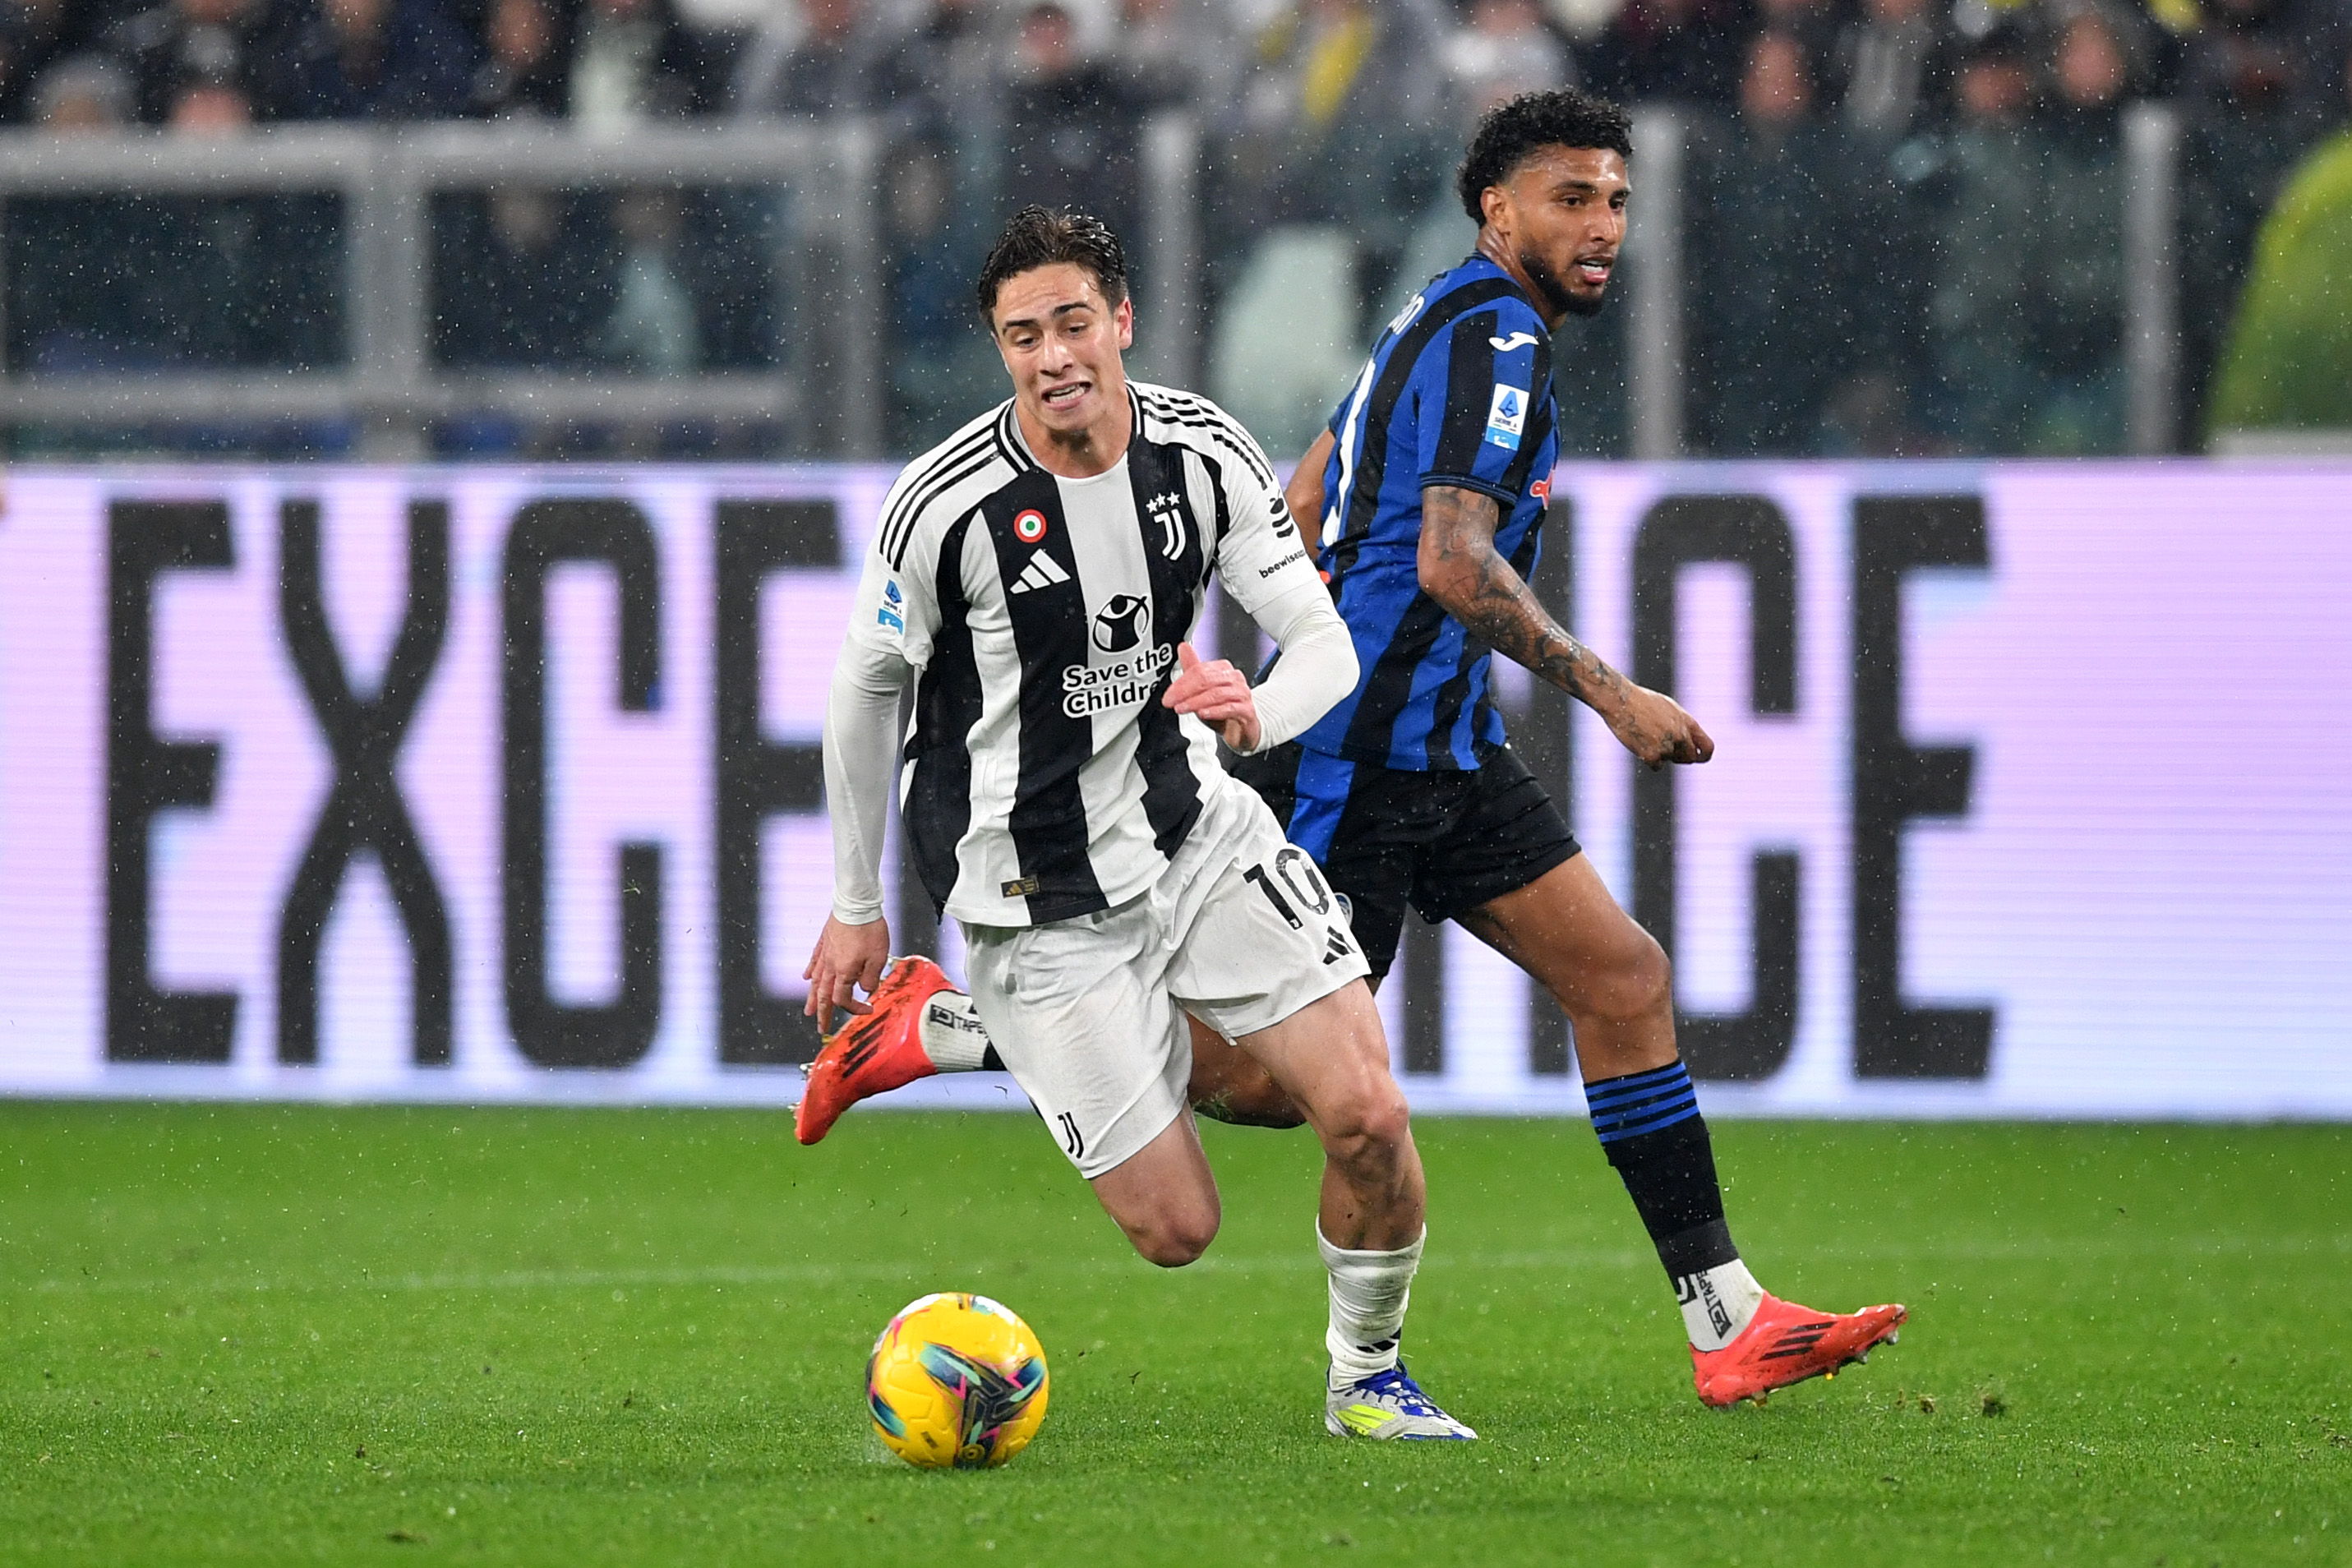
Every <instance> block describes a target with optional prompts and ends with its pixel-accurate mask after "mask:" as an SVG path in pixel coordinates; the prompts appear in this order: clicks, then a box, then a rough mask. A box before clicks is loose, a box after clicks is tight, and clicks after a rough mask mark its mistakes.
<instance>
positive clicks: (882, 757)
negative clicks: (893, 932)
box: [824, 637, 908, 925]
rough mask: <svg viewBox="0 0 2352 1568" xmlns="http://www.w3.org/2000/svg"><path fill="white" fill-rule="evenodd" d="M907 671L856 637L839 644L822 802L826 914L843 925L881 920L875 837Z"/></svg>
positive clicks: (884, 810) (886, 808)
mask: <svg viewBox="0 0 2352 1568" xmlns="http://www.w3.org/2000/svg"><path fill="white" fill-rule="evenodd" d="M907 675H908V666H907V664H906V661H905V660H903V659H901V658H898V657H896V656H895V655H893V654H892V653H890V652H889V651H888V650H887V649H885V648H883V647H877V645H875V644H873V643H872V642H869V641H866V639H863V638H859V637H846V638H844V639H843V642H842V647H841V658H840V659H839V660H838V661H837V662H836V663H835V665H834V667H833V689H832V695H831V696H830V698H829V699H828V700H826V702H825V708H824V803H825V811H826V814H827V815H828V816H830V817H831V818H832V822H833V912H834V915H835V918H836V919H838V920H840V921H842V922H843V923H845V924H847V925H865V924H866V923H868V922H869V921H877V920H880V919H881V918H882V833H883V827H884V825H885V824H886V823H887V821H888V820H889V816H890V796H891V794H892V793H893V792H892V788H891V783H892V779H891V775H892V773H893V772H894V771H895V767H894V764H895V763H896V762H897V758H898V693H899V691H900V689H902V688H903V687H904V686H905V685H906V683H907Z"/></svg>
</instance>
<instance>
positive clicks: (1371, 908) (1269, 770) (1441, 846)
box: [1229, 741, 1580, 982]
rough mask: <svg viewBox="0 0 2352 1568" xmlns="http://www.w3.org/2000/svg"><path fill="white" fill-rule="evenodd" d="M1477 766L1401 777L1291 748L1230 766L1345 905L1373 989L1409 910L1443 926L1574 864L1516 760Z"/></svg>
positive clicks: (1558, 823) (1546, 803) (1500, 751)
mask: <svg viewBox="0 0 2352 1568" xmlns="http://www.w3.org/2000/svg"><path fill="white" fill-rule="evenodd" d="M1478 762H1479V765H1478V766H1477V767H1475V768H1470V769H1465V770H1462V771H1458V772H1451V773H1445V772H1434V771H1433V772H1428V773H1407V772H1402V771H1400V770H1398V769H1394V768H1383V767H1377V766H1374V765H1373V764H1371V763H1347V762H1341V761H1340V760H1339V759H1338V758H1336V757H1327V756H1324V755H1323V754H1321V753H1320V752H1308V751H1307V750H1306V749H1305V748H1304V747H1302V746H1300V745H1299V744H1298V743H1297V742H1295V741H1294V742H1290V743H1289V744H1287V745H1282V746H1276V748H1274V749H1273V750H1272V751H1270V752H1260V753H1259V754H1258V755H1256V756H1254V757H1239V758H1236V759H1234V761H1233V762H1232V763H1230V764H1229V765H1230V766H1231V768H1232V770H1233V773H1234V777H1236V778H1238V779H1240V780H1241V781H1242V782H1243V783H1244V784H1248V785H1249V786H1250V787H1251V788H1252V789H1254V790H1255V791H1257V793H1258V795H1259V796H1260V797H1261V798H1262V799H1264V800H1265V804H1266V805H1268V806H1270V807H1272V808H1273V810H1274V815H1275V817H1276V820H1278V821H1279V822H1281V824H1282V826H1283V831H1284V833H1285V834H1286V836H1287V837H1289V839H1290V841H1291V842H1292V843H1293V844H1296V845H1297V846H1298V847H1300V848H1302V849H1304V850H1306V851H1307V853H1308V854H1310V855H1312V856H1314V857H1315V859H1316V863H1317V864H1318V865H1320V866H1321V867H1322V868H1323V875H1324V876H1325V877H1326V878H1327V879H1329V881H1330V883H1331V886H1332V887H1334V888H1336V889H1339V891H1340V892H1342V893H1345V894H1346V895H1347V896H1348V902H1349V907H1350V908H1349V913H1350V919H1351V921H1352V923H1353V925H1354V926H1355V931H1356V940H1357V941H1359V942H1361V943H1363V947H1364V956H1365V957H1366V958H1367V959H1369V960H1370V962H1371V966H1372V979H1373V980H1374V981H1375V982H1377V981H1378V980H1379V979H1380V978H1381V976H1382V975H1384V974H1386V973H1388V971H1389V965H1390V964H1391V963H1394V962H1395V959H1396V950H1397V940H1398V938H1399V937H1400V936H1401V935H1402V932H1403V930H1404V913H1405V909H1406V907H1407V906H1408V905H1410V906H1411V907H1412V909H1413V910H1416V911H1418V912H1419V913H1420V915H1421V918H1422V919H1423V920H1424V921H1429V922H1431V923H1432V924H1435V923H1436V922H1437V921H1444V920H1451V919H1453V918H1454V917H1455V916H1457V915H1460V914H1462V913H1464V912H1465V911H1467V910H1475V909H1476V908H1477V907H1478V906H1479V905H1481V904H1485V903H1488V902H1491V901H1492V900H1496V899H1498V898H1501V897H1502V896H1503V895H1504V894H1505V893H1510V892H1517V890H1518V889H1521V888H1524V887H1526V886H1527V885H1528V883H1530V882H1532V881H1534V880H1535V879H1537V878H1538V877H1540V876H1542V875H1543V874H1544V873H1545V872H1547V871H1549V870H1550V869H1551V868H1553V867H1555V866H1558V865H1560V864H1562V863H1563V862H1566V861H1568V860H1570V859H1573V858H1575V857H1576V855H1577V854H1578V853H1579V849H1580V846H1579V845H1578V844H1577V842H1576V836H1575V835H1574V834H1572V833H1570V831H1569V830H1568V819H1567V818H1565V817H1563V816H1560V814H1559V807H1558V806H1555V805H1552V803H1551V797H1550V796H1549V795H1546V794H1545V793H1544V787H1543V785H1541V784H1538V783H1537V782H1536V779H1535V775H1534V774H1532V773H1528V767H1527V764H1526V763H1522V762H1521V761H1519V759H1518V755H1517V752H1513V751H1512V750H1511V749H1510V748H1509V747H1508V746H1488V747H1481V748H1480V749H1479V752H1478Z"/></svg>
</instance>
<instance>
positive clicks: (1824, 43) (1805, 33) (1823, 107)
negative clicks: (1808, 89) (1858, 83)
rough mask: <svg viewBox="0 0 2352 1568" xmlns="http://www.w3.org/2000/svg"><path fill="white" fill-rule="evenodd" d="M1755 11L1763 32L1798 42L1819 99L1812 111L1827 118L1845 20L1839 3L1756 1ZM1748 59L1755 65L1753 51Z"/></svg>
mask: <svg viewBox="0 0 2352 1568" xmlns="http://www.w3.org/2000/svg"><path fill="white" fill-rule="evenodd" d="M1756 10H1757V20H1758V22H1759V24H1760V26H1761V30H1762V31H1765V32H1768V33H1780V34H1784V35H1786V36H1787V37H1790V38H1793V39H1795V40H1796V42H1797V47H1799V48H1801V49H1802V50H1803V51H1804V57H1805V58H1806V59H1807V60H1808V61H1810V62H1811V77H1812V79H1813V82H1814V86H1815V98H1816V101H1815V103H1814V109H1813V111H1814V112H1815V113H1816V114H1820V115H1822V117H1823V118H1827V111H1828V110H1829V107H1830V102H1831V94H1830V90H1829V76H1828V73H1829V70H1830V62H1831V61H1832V59H1833V58H1835V57H1836V54H1837V42H1838V34H1839V31H1840V30H1841V27H1842V26H1843V23H1844V21H1845V16H1844V11H1843V6H1842V5H1841V4H1840V0H1757V6H1756ZM1753 59H1754V56H1753V54H1752V52H1751V53H1750V55H1749V56H1748V60H1749V62H1750V63H1751V64H1752V63H1753Z"/></svg>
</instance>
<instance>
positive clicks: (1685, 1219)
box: [1584, 1061, 1762, 1350]
mask: <svg viewBox="0 0 2352 1568" xmlns="http://www.w3.org/2000/svg"><path fill="white" fill-rule="evenodd" d="M1584 1099H1585V1104H1586V1106H1587V1108H1588V1109H1589V1110H1591V1115H1592V1131H1593V1132H1594V1133H1595V1134H1596V1135H1597V1136H1598V1137H1599V1138H1600V1140H1601V1152H1602V1153H1604V1154H1606V1155H1608V1157H1609V1163H1610V1164H1611V1165H1612V1167H1614V1168H1615V1170H1616V1172H1617V1174H1618V1176H1619V1177H1620V1179H1622V1181H1623V1182H1624V1184H1625V1191H1626V1194H1628V1195H1629V1196H1631V1197H1632V1198H1633V1207H1634V1209H1635V1211H1636V1212H1638V1213H1639V1214H1640V1215H1641V1216H1642V1226H1643V1228H1644V1229H1645V1230H1647V1231H1648V1232H1649V1233H1650V1244H1651V1245H1652V1246H1653V1247H1656V1248H1657V1249H1658V1261H1659V1262H1660V1263H1661V1264H1663V1265H1664V1268H1665V1270H1666V1278H1667V1279H1669V1280H1671V1281H1672V1282H1673V1284H1674V1287H1675V1299H1676V1300H1678V1301H1680V1303H1681V1304H1682V1309H1683V1321H1684V1326H1685V1328H1686V1329H1687V1330H1688V1331H1689V1333H1690V1341H1691V1343H1693V1344H1694V1345H1696V1346H1698V1347H1699V1348H1700V1349H1702V1350H1716V1349H1719V1348H1721V1346H1722V1345H1724V1344H1727V1343H1728V1342H1730V1341H1731V1340H1733V1339H1734V1338H1737V1337H1738V1333H1739V1331H1740V1330H1742V1329H1744V1328H1746V1327H1747V1326H1748V1319H1749V1318H1751V1317H1753V1316H1754V1315H1755V1311H1756V1302H1757V1301H1758V1300H1760V1299H1761V1297H1762V1289H1761V1287H1759V1286H1758V1285H1757V1284H1756V1281H1755V1278H1754V1276H1752V1275H1750V1274H1749V1273H1748V1268H1747V1266H1746V1265H1745V1264H1743V1263H1741V1262H1740V1260H1739V1248H1738V1247H1735V1246H1734V1245H1732V1240H1731V1227H1730V1226H1729V1225H1728V1224H1727V1223H1726V1222H1725V1220H1724V1216H1723V1187H1722V1184H1720V1183H1719V1182H1717V1179H1716V1173H1715V1145H1714V1144H1713V1143H1712V1142H1709V1140H1708V1138H1707V1134H1706V1118H1705V1117H1703V1116H1701V1115H1700V1114H1699V1111H1698V1091H1697V1090H1696V1089H1694V1088H1693V1087H1692V1085H1691V1080H1690V1074H1689V1073H1688V1072H1687V1071H1685V1069H1684V1067H1683V1064H1682V1063H1681V1062H1679V1061H1676V1062H1671V1063H1669V1064H1667V1065H1666V1066H1664V1067H1662V1068H1653V1069H1651V1070H1650V1071H1648V1072H1638V1073H1629V1074H1627V1075H1626V1076H1625V1077H1623V1078H1611V1079H1600V1080H1599V1081H1597V1082H1593V1083H1588V1084H1586V1085H1585V1086H1584Z"/></svg>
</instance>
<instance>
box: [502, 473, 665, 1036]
mask: <svg viewBox="0 0 2352 1568" xmlns="http://www.w3.org/2000/svg"><path fill="white" fill-rule="evenodd" d="M572 561H576V562H583V563H594V564H597V565H603V566H610V567H611V568H612V569H613V574H614V577H615V578H616V579H617V587H618V589H619V595H620V626H619V631H620V636H619V637H618V639H617V640H618V642H619V645H620V671H619V675H620V705H621V706H622V707H623V708H624V709H626V710H630V711H633V712H646V711H648V710H651V709H652V708H653V706H654V686H655V683H656V681H657V680H658V679H660V676H661V562H660V557H659V555H658V554H657V552H656V550H655V547H654V536H653V530H652V529H651V528H650V527H649V526H648V525H647V524H646V519H645V514H644V513H642V512H640V511H639V510H637V509H636V508H635V506H633V505H631V504H630V503H629V502H627V501H625V500H543V501H532V502H531V503H530V505H528V506H526V507H524V508H523V509H522V510H520V511H519V512H517V513H516V514H515V520H514V527H513V530H512V531H510V532H509V534H508V535H507V549H506V564H505V571H504V579H505V582H504V587H505V594H506V663H505V672H504V675H505V708H506V770H507V777H506V824H505V832H506V865H505V880H506V889H505V892H506V970H507V973H506V982H507V1026H508V1027H509V1029H511V1030H512V1031H513V1033H514V1039H515V1047H516V1048H517V1049H519V1050H520V1051H521V1052H522V1054H523V1055H524V1056H525V1057H526V1058H529V1059H530V1060H531V1061H533V1062H536V1063H537V1064H538V1065H540V1066H541V1067H549V1068H624V1067H627V1066H629V1065H630V1064H631V1063H633V1062H635V1061H636V1060H637V1059H638V1058H640V1057H643V1056H644V1055H645V1054H646V1050H647V1049H649V1048H650V1047H652V1045H653V1040H654V1033H655V1031H656V1029H657V1028H658V1027H659V1026H660V1024H661V984H662V931H661V908H662V858H661V850H660V848H659V847H657V846H656V845H652V844H636V843H631V844H624V845H622V846H621V853H620V862H621V865H620V878H621V994H620V995H619V996H618V997H617V998H615V999H614V1001H612V1002H611V1003H608V1004H606V1005H601V1006H596V1005H590V1006H572V1005H566V1004H563V1003H561V1002H558V1001H556V1000H555V999H554V998H553V997H552V996H551V995H549V994H548V989H547V578H548V574H549V573H550V572H551V571H552V570H553V569H554V568H555V567H556V566H557V565H558V564H560V563H564V562H572Z"/></svg>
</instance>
